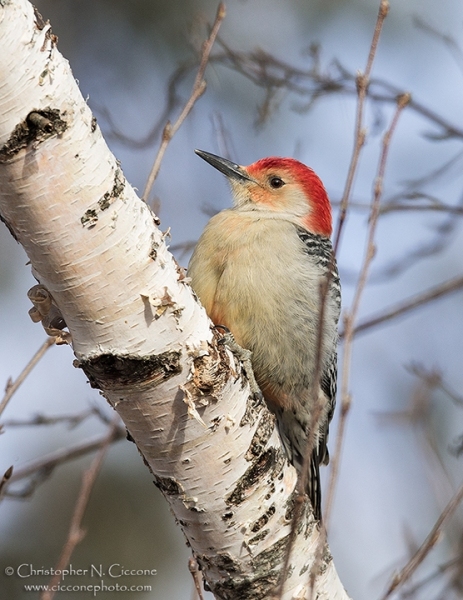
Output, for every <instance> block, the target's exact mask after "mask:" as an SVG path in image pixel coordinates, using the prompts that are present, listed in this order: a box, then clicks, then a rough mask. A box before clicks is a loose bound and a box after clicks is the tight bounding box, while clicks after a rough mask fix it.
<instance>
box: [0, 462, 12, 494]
mask: <svg viewBox="0 0 463 600" xmlns="http://www.w3.org/2000/svg"><path fill="white" fill-rule="evenodd" d="M12 475H13V466H11V467H8V469H7V470H6V471H5V473H4V474H3V477H2V479H1V480H0V498H1V497H2V496H3V494H4V491H5V488H6V484H7V483H8V481H9V480H10V479H11V476H12Z"/></svg>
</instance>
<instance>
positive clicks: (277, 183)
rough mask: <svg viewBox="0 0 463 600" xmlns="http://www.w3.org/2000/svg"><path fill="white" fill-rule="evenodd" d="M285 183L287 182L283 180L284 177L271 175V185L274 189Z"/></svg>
mask: <svg viewBox="0 0 463 600" xmlns="http://www.w3.org/2000/svg"><path fill="white" fill-rule="evenodd" d="M284 185H285V182H284V181H283V179H281V177H271V178H270V187H272V188H273V189H274V190H277V189H278V188H281V187H283V186H284Z"/></svg>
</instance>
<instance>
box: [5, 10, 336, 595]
mask: <svg viewBox="0 0 463 600" xmlns="http://www.w3.org/2000/svg"><path fill="white" fill-rule="evenodd" d="M55 42H56V40H55V38H54V36H53V34H52V32H51V29H50V26H49V25H48V24H44V23H43V22H42V21H41V19H40V17H39V15H37V14H35V13H34V9H33V7H32V5H31V4H30V3H29V2H27V0H0V215H1V218H2V220H3V221H4V222H5V224H6V225H7V227H8V228H9V229H10V231H11V232H12V233H13V235H15V237H16V239H17V240H18V241H19V242H20V243H21V244H22V245H23V247H24V248H25V250H26V252H27V254H28V256H29V259H30V261H31V264H32V269H33V273H34V275H35V277H36V278H37V280H38V281H39V283H40V284H41V285H43V286H44V287H45V288H46V289H47V290H48V292H49V293H50V294H51V296H52V298H53V302H54V304H56V306H57V307H58V309H59V311H60V313H61V315H62V317H63V318H64V320H65V322H66V324H67V327H68V328H69V331H70V334H71V336H72V347H73V350H74V353H75V356H76V365H77V366H80V367H81V368H83V370H84V371H85V373H86V375H87V377H88V378H89V380H90V382H91V384H92V385H93V386H95V387H97V388H99V389H101V391H102V393H103V394H104V396H105V397H106V399H107V400H108V401H109V402H110V404H111V405H112V406H113V407H114V408H115V410H116V411H117V412H118V413H119V415H120V416H121V417H122V419H123V421H124V423H125V425H126V427H127V429H128V431H129V433H130V435H131V437H132V438H133V440H134V441H135V443H136V444H137V447H138V449H139V451H140V453H141V455H142V457H143V458H144V460H145V462H146V464H147V466H148V467H149V469H150V470H151V472H152V474H153V475H154V478H155V481H156V483H157V485H158V487H159V488H160V489H161V491H162V493H163V494H164V496H165V498H166V499H167V501H168V502H169V504H170V506H171V508H172V511H173V513H174V515H175V517H176V519H177V521H178V523H179V525H180V527H181V528H182V530H183V531H184V533H185V536H186V538H187V539H188V542H189V544H190V545H191V548H192V551H193V553H194V555H195V557H196V558H197V560H198V562H199V564H200V566H201V567H202V570H203V574H204V577H205V579H206V581H207V584H208V586H209V587H210V588H211V589H212V591H213V592H214V594H215V595H216V597H217V598H227V599H229V598H230V599H231V598H236V599H237V598H269V597H270V596H271V593H272V589H273V588H274V586H275V584H276V582H277V580H278V576H279V572H280V569H281V564H282V561H283V558H284V549H285V543H286V541H287V537H288V535H289V532H290V517H291V513H292V503H291V501H290V498H292V497H293V496H292V493H293V491H294V486H295V482H296V476H295V471H294V469H293V468H292V467H291V466H290V465H288V464H287V461H286V460H285V458H284V454H283V452H282V449H281V446H280V442H279V438H278V435H277V432H276V429H275V426H274V420H273V417H272V416H271V415H270V414H269V413H268V411H267V409H266V408H265V407H264V406H262V404H259V403H256V402H255V401H254V399H253V397H252V395H251V394H250V389H249V386H248V383H247V380H246V378H245V375H244V372H243V369H242V367H241V365H240V363H239V361H238V360H237V359H236V358H235V357H234V356H233V355H232V354H231V353H230V351H228V350H227V349H226V348H225V347H224V346H223V345H220V344H217V335H215V334H214V333H213V332H212V330H211V328H210V323H209V321H208V319H207V317H206V315H205V312H204V310H203V309H202V307H201V306H200V305H199V304H198V302H197V301H196V300H195V298H194V296H193V294H192V292H191V290H190V288H189V286H188V285H187V283H186V280H185V278H184V274H183V273H182V271H181V270H180V269H179V268H178V266H177V264H176V263H175V261H174V260H173V258H172V257H171V255H170V254H169V252H168V251H167V247H166V245H165V239H164V238H165V236H164V235H163V234H162V233H161V231H160V230H159V229H158V228H157V219H156V217H155V216H154V215H153V213H152V212H151V211H150V209H149V208H148V207H147V206H146V205H145V204H144V203H142V202H141V201H140V200H139V199H138V198H137V196H136V194H135V192H134V191H133V189H132V188H131V187H130V185H129V184H128V183H127V181H126V180H125V179H124V176H123V174H122V172H121V169H120V167H119V165H118V163H117V161H116V159H115V157H114V156H113V155H112V154H111V152H110V151H109V149H108V147H107V146H106V144H105V142H104V140H103V138H102V135H101V132H100V130H99V128H98V126H97V125H96V122H95V120H94V119H93V117H92V114H91V111H90V109H89V107H88V106H87V104H86V103H85V101H84V99H83V98H82V96H81V94H80V92H79V89H78V86H77V84H76V81H75V80H74V78H73V76H72V73H71V70H70V67H69V64H68V62H67V61H66V60H65V59H64V58H63V57H62V56H61V54H60V53H59V52H58V50H57V48H56V43H55ZM44 312H47V311H44ZM299 529H300V530H299V532H298V534H297V537H296V542H295V546H294V551H293V553H292V558H291V569H290V576H289V577H288V581H287V584H286V587H285V593H284V598H305V597H308V595H309V591H308V579H309V573H310V571H311V568H312V565H313V561H314V549H315V548H316V547H317V542H318V539H319V535H320V533H319V528H318V526H316V524H315V523H314V521H313V517H312V515H311V511H310V509H309V508H308V507H307V506H306V507H305V509H304V515H303V521H302V526H301V527H300V528H299ZM318 571H319V574H318V576H317V578H316V583H315V589H314V594H313V598H318V599H319V600H322V599H326V600H328V599H329V600H337V599H339V600H347V599H348V596H347V594H346V592H345V591H344V589H343V587H342V585H341V583H340V581H339V578H338V576H337V573H336V570H335V567H334V564H333V560H332V558H331V556H330V554H329V551H328V549H327V548H326V549H325V552H324V553H323V558H322V560H321V563H320V565H319V568H318Z"/></svg>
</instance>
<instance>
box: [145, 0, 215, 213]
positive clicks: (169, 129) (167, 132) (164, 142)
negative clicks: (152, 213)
mask: <svg viewBox="0 0 463 600" xmlns="http://www.w3.org/2000/svg"><path fill="white" fill-rule="evenodd" d="M224 18H225V4H223V2H221V3H220V4H219V7H218V9H217V14H216V17H215V21H214V24H213V26H212V30H211V33H210V35H209V37H208V38H207V40H206V41H205V42H204V44H203V48H202V52H201V60H200V63H199V69H198V72H197V74H196V78H195V81H194V83H193V89H192V92H191V95H190V97H189V98H188V100H187V102H186V104H185V106H184V107H183V110H182V112H181V113H180V115H179V117H178V119H177V120H176V121H175V123H174V124H173V125H172V124H171V123H170V122H169V121H168V122H167V123H166V125H165V127H164V131H163V132H162V139H161V144H160V146H159V150H158V153H157V155H156V158H155V159H154V163H153V166H152V168H151V172H150V174H149V176H148V181H147V182H146V186H145V190H144V192H143V196H142V200H144V201H145V202H147V201H148V197H149V195H150V193H151V189H152V187H153V184H154V181H155V180H156V177H157V176H158V173H159V169H160V168H161V162H162V159H163V157H164V154H165V151H166V149H167V146H168V145H169V142H170V140H171V139H172V138H173V137H174V135H175V134H176V133H177V131H178V130H179V128H180V127H181V125H182V123H183V122H184V120H185V119H186V117H187V116H188V114H189V113H190V111H191V109H192V108H193V106H194V104H195V102H196V101H197V100H198V99H199V98H200V97H201V96H202V95H203V94H204V92H205V91H206V81H205V79H204V72H205V70H206V67H207V64H208V62H209V56H210V53H211V50H212V46H213V45H214V42H215V39H216V37H217V34H218V32H219V29H220V25H221V24H222V21H223V19H224Z"/></svg>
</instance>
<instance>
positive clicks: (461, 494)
mask: <svg viewBox="0 0 463 600" xmlns="http://www.w3.org/2000/svg"><path fill="white" fill-rule="evenodd" d="M462 500H463V485H461V486H460V488H459V489H458V491H457V492H456V494H455V495H454V496H453V498H452V499H451V500H450V502H449V503H448V504H447V506H446V507H445V509H444V510H443V512H442V514H441V515H440V517H439V518H438V519H437V521H436V524H435V525H434V527H433V528H432V529H431V531H430V533H429V535H428V536H427V538H426V539H425V540H424V542H423V544H422V545H421V546H420V547H419V549H418V550H417V551H416V553H415V554H414V556H413V557H412V558H411V559H410V560H409V561H408V563H407V564H406V565H405V567H404V568H403V569H402V570H401V571H400V572H399V573H397V574H396V575H395V576H394V577H393V579H392V581H391V583H390V584H389V587H388V589H387V591H386V593H385V594H384V596H382V598H381V600H386V599H387V598H389V597H390V596H391V594H392V593H393V592H395V591H396V590H397V588H399V587H400V586H401V585H403V584H404V583H405V582H406V581H407V580H408V579H410V577H411V576H412V575H413V573H414V572H415V571H416V569H417V568H418V567H419V565H420V564H421V563H422V562H423V560H424V559H425V558H426V556H427V555H428V554H429V552H430V551H431V550H432V548H433V547H434V546H435V545H436V543H437V542H438V541H439V538H440V534H441V531H442V529H443V527H444V525H445V524H446V522H447V521H448V520H449V518H450V517H451V516H452V515H453V513H454V512H455V510H456V509H457V508H458V505H459V504H460V502H461V501H462Z"/></svg>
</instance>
